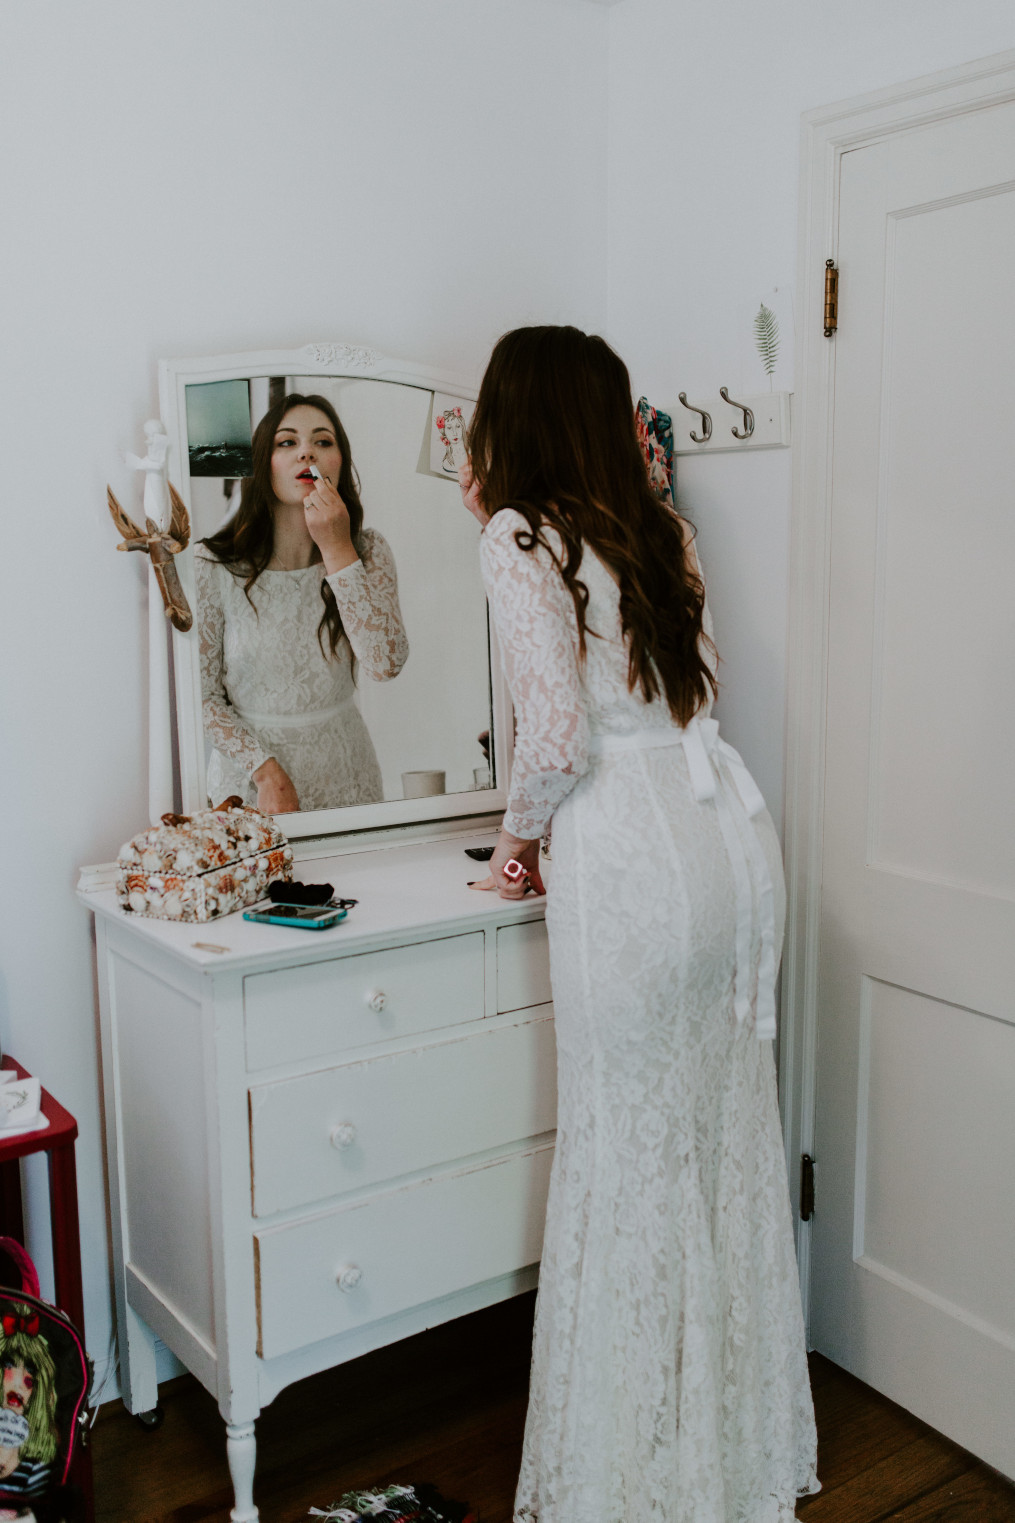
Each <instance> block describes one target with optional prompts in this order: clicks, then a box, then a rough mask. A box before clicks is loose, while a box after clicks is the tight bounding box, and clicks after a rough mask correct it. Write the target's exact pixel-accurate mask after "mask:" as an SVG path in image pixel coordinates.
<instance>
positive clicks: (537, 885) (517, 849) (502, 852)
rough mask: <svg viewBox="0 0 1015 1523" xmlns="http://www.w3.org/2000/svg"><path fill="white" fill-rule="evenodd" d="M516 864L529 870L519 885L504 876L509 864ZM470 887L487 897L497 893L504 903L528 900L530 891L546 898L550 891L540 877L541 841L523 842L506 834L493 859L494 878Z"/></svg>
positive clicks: (501, 834)
mask: <svg viewBox="0 0 1015 1523" xmlns="http://www.w3.org/2000/svg"><path fill="white" fill-rule="evenodd" d="M512 860H513V861H515V862H520V863H521V864H522V866H523V867H524V869H525V877H524V878H521V879H520V880H519V881H517V882H515V881H514V880H512V879H511V878H509V877H507V876H505V873H504V866H505V863H507V862H510V861H512ZM469 887H470V888H478V889H481V890H483V891H484V892H487V893H489V892H490V891H491V890H493V889H496V890H497V893H498V894H500V897H501V898H502V899H524V898H525V895H526V893H527V891H528V889H529V888H530V887H531V888H532V889H533V891H534V892H535V893H537V894H545V893H546V889H545V888H544V887H543V880H542V878H541V877H540V874H539V842H538V840H537V841H523V840H520V839H519V837H518V836H512V835H509V834H508V833H507V831H506V830H502V831H501V833H500V835H499V836H498V838H497V845H496V846H495V847H494V853H493V856H492V857H491V858H490V876H489V877H488V878H482V879H480V881H479V882H478V883H470V885H469Z"/></svg>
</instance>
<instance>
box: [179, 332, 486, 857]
mask: <svg viewBox="0 0 1015 1523" xmlns="http://www.w3.org/2000/svg"><path fill="white" fill-rule="evenodd" d="M264 376H319V377H322V378H329V377H330V378H333V379H345V378H348V379H359V380H375V381H386V382H390V383H392V384H394V385H402V386H411V387H414V388H416V389H417V390H423V391H429V392H431V393H438V394H441V395H446V394H450V395H452V396H455V397H461V398H462V399H463V400H465V401H469V402H474V401H475V399H476V396H477V388H476V387H475V385H474V384H473V383H471V382H470V381H468V380H466V379H464V378H463V377H461V376H457V375H454V374H451V373H449V372H447V371H444V370H438V369H435V368H433V367H429V366H425V365H419V364H416V363H413V362H411V361H408V360H400V359H395V358H392V357H390V356H386V355H382V354H380V353H379V352H378V351H376V350H374V349H370V348H367V347H364V346H362V345H354V344H346V343H338V342H319V343H308V344H304V345H302V346H301V347H299V348H296V349H258V350H250V351H245V352H242V353H238V354H218V355H201V356H186V357H179V358H169V359H162V360H160V361H159V406H160V411H161V417H162V422H163V425H164V427H165V429H166V432H167V434H168V436H169V440H170V452H169V477H170V480H171V481H172V482H173V484H174V486H175V487H176V488H177V490H178V491H179V493H180V495H181V496H182V498H183V500H184V502H185V503H186V505H187V508H188V511H190V512H191V514H192V517H193V502H192V492H191V477H190V450H189V439H188V431H187V387H188V386H204V385H208V384H209V383H215V382H228V381H250V380H254V379H256V378H260V377H264ZM462 516H463V532H464V529H465V521H466V516H467V515H466V510H465V508H464V507H463V508H462ZM176 563H177V568H178V571H179V575H180V580H181V582H182V585H183V589H184V592H185V593H186V596H187V599H188V601H189V603H190V605H191V607H192V608H196V606H197V589H196V585H195V573H194V546H193V543H191V545H189V546H188V548H187V549H186V550H184V551H183V552H182V553H181V554H180V555H179V556H177V558H176ZM479 574H480V573H479V564H478V557H477V564H476V576H477V578H478V577H479ZM487 637H488V651H489V680H490V713H491V719H492V734H491V746H490V760H491V770H492V774H493V783H494V786H492V787H484V788H481V789H476V790H475V791H471V792H461V793H450V794H426V795H424V796H421V797H416V798H402V799H388V800H385V801H383V802H381V803H374V804H355V805H348V806H345V807H339V808H333V809H317V810H301V811H298V812H294V813H292V814H284V815H279V816H278V817H277V818H278V822H279V824H280V826H281V828H282V829H283V830H284V831H285V833H286V835H287V836H288V837H289V838H290V839H291V840H300V839H307V838H321V837H330V838H335V837H342V836H355V837H357V838H359V837H360V836H362V835H363V834H364V833H366V832H371V831H390V830H397V829H399V828H400V827H401V828H405V827H413V826H424V825H427V824H433V825H438V824H442V823H443V824H447V825H451V824H453V823H454V822H461V823H471V824H473V825H474V826H475V828H484V827H486V826H487V825H489V824H490V823H491V822H493V821H495V820H496V818H497V817H498V816H499V815H501V814H503V812H504V810H505V808H506V807H507V780H508V778H509V776H510V768H511V759H512V751H513V733H514V727H513V723H512V710H511V700H510V695H509V693H508V690H507V686H506V683H505V681H504V677H503V673H502V667H501V660H500V652H499V650H498V648H497V636H496V630H495V629H494V627H493V624H492V621H491V620H490V618H489V612H487ZM172 658H173V674H174V683H175V694H174V699H175V710H176V741H177V760H178V765H179V783H180V808H181V810H182V812H183V813H185V814H190V813H193V812H194V811H195V810H197V809H202V808H206V807H207V804H208V799H207V793H206V769H205V750H206V748H205V740H204V726H203V723H202V713H201V711H202V692H201V671H200V659H199V646H198V633H197V626H196V624H195V626H194V628H193V629H191V630H189V631H188V632H187V633H185V634H181V633H180V632H179V631H178V630H176V629H174V630H173V631H172Z"/></svg>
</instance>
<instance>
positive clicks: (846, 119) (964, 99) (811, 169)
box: [779, 50, 1015, 1326]
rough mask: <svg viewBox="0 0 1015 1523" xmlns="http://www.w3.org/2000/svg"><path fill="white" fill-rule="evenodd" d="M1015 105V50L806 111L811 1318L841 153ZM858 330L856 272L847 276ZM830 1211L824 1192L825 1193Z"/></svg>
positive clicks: (803, 365)
mask: <svg viewBox="0 0 1015 1523" xmlns="http://www.w3.org/2000/svg"><path fill="white" fill-rule="evenodd" d="M1013 99H1015V50H1011V51H1008V52H1004V53H997V54H994V55H992V56H991V57H989V58H982V59H977V60H976V61H974V62H972V63H967V64H961V65H959V66H958V67H956V68H951V69H946V70H944V71H943V72H941V73H939V74H929V75H925V76H923V77H922V78H919V79H914V80H909V81H907V82H906V83H904V84H900V85H894V86H891V87H889V88H888V89H885V90H878V91H875V92H873V93H872V94H867V95H861V96H857V97H855V98H853V99H851V100H845V101H838V102H836V103H834V104H832V105H829V106H822V107H819V108H817V109H816V110H813V111H808V112H805V113H804V115H803V117H802V118H801V152H800V198H799V237H798V281H797V289H798V310H797V321H796V331H797V345H796V375H797V388H796V396H795V398H794V409H793V410H794V433H795V435H796V448H795V450H794V460H793V499H792V511H791V518H790V581H789V632H788V648H787V705H786V737H785V742H786V774H785V775H786V785H785V800H784V804H785V814H784V819H785V856H786V887H787V913H786V948H785V955H784V958H783V977H782V1013H781V1022H780V1040H779V1082H780V1093H781V1097H782V1106H783V1132H784V1137H785V1142H786V1162H787V1167H788V1171H789V1180H790V1196H791V1200H792V1201H793V1203H794V1221H795V1223H796V1230H797V1256H798V1262H799V1271H800V1288H801V1293H802V1296H803V1304H804V1317H805V1320H806V1321H807V1323H808V1326H809V1324H810V1262H811V1254H810V1250H811V1232H810V1225H809V1224H808V1223H806V1222H802V1221H801V1220H800V1216H799V1199H800V1174H801V1157H802V1155H803V1154H804V1153H810V1154H813V1151H814V1126H815V1115H814V1106H815V1092H816V1085H817V1006H818V929H819V915H820V894H821V869H822V838H821V822H822V814H823V808H824V771H825V726H826V711H827V652H828V612H829V594H828V587H829V559H830V548H831V496H832V494H831V465H832V424H833V415H832V414H833V406H834V400H835V396H834V380H835V377H834V358H835V339H834V337H833V338H825V336H824V331H823V330H824V318H823V313H824V278H825V261H826V259H829V258H832V259H835V261H836V263H838V234H839V227H838V221H839V168H840V161H841V159H842V156H843V154H845V153H848V152H850V151H851V150H855V149H857V148H861V147H866V146H867V145H869V144H871V143H876V142H878V141H880V140H882V139H884V138H885V137H887V136H889V135H891V134H893V133H897V132H905V131H907V130H911V129H912V128H914V127H918V126H922V125H924V124H927V123H931V122H936V121H942V120H944V119H946V118H947V117H950V116H959V115H962V114H963V113H965V112H967V111H971V110H976V109H978V108H981V107H984V106H989V105H994V104H1000V103H1002V102H1004V101H1010V100H1013ZM839 292H840V304H839V311H840V321H841V323H842V324H843V325H845V324H846V323H848V322H849V272H848V271H844V272H843V274H842V276H841V278H840V287H839ZM818 1190H819V1203H820V1180H819V1181H818Z"/></svg>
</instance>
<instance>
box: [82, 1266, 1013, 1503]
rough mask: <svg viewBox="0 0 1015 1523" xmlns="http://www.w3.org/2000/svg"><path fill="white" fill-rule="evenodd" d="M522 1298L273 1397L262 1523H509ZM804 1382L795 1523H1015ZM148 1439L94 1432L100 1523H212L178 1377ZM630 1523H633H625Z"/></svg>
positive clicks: (116, 1416)
mask: <svg viewBox="0 0 1015 1523" xmlns="http://www.w3.org/2000/svg"><path fill="white" fill-rule="evenodd" d="M532 1300H533V1298H532V1297H531V1296H521V1297H518V1298H517V1299H516V1300H514V1301H510V1302H507V1303H505V1304H504V1305H501V1306H495V1307H491V1308H490V1309H489V1310H488V1311H484V1312H478V1313H476V1314H475V1315H474V1316H471V1317H465V1318H462V1319H460V1320H459V1321H457V1322H452V1323H449V1324H447V1325H446V1326H445V1327H441V1328H435V1329H433V1330H432V1331H431V1332H428V1333H423V1334H421V1335H420V1336H419V1337H417V1338H411V1339H408V1340H407V1341H406V1342H404V1343H400V1344H397V1345H395V1346H394V1347H393V1348H389V1349H380V1350H378V1352H377V1353H374V1354H368V1355H367V1356H366V1357H365V1358H363V1359H358V1360H356V1361H355V1362H354V1363H352V1364H347V1365H344V1366H342V1367H341V1368H339V1369H337V1370H329V1371H327V1372H326V1373H325V1374H323V1375H316V1376H314V1377H313V1378H312V1379H310V1380H305V1381H303V1382H301V1383H300V1384H299V1385H297V1386H292V1387H290V1388H289V1389H288V1390H286V1391H283V1392H282V1394H281V1396H279V1397H278V1399H277V1400H276V1401H275V1402H274V1403H273V1404H272V1406H270V1407H268V1408H267V1409H266V1410H265V1412H264V1413H263V1414H262V1415H261V1417H260V1419H259V1421H258V1425H257V1427H258V1467H257V1484H256V1489H255V1496H256V1499H257V1501H258V1504H259V1506H260V1509H261V1517H262V1519H263V1520H264V1523H296V1520H297V1519H301V1520H302V1519H305V1518H306V1516H307V1512H308V1510H309V1508H311V1507H324V1506H326V1505H327V1504H328V1503H329V1502H332V1501H334V1500H336V1499H337V1498H338V1497H339V1496H340V1495H341V1493H342V1492H343V1491H347V1490H349V1489H351V1488H352V1487H354V1486H365V1485H370V1484H374V1483H378V1484H385V1483H388V1482H394V1481H432V1482H433V1483H434V1484H435V1485H436V1486H439V1487H440V1489H441V1490H442V1491H443V1492H444V1494H445V1496H448V1497H453V1498H458V1499H459V1500H461V1501H468V1502H470V1503H471V1504H472V1505H473V1506H474V1507H475V1508H477V1509H478V1511H479V1513H480V1517H481V1519H482V1523H510V1518H511V1497H512V1492H513V1489H514V1481H515V1474H516V1472H517V1469H518V1457H519V1452H520V1449H521V1439H522V1425H523V1422H524V1418H525V1396H526V1382H527V1376H528V1363H529V1340H530V1336H531V1331H532ZM811 1377H812V1384H813V1387H814V1400H815V1406H816V1408H817V1414H818V1432H819V1439H820V1451H819V1461H818V1471H819V1474H820V1476H821V1479H822V1483H823V1486H824V1490H823V1491H822V1492H821V1493H820V1495H818V1496H815V1497H811V1498H808V1499H806V1500H804V1501H802V1502H801V1503H800V1505H799V1508H798V1513H799V1516H800V1518H801V1519H803V1520H806V1523H888V1520H891V1523H928V1520H931V1519H943V1520H947V1523H1015V1488H1013V1487H1012V1486H1011V1485H1010V1484H1009V1483H1008V1482H1007V1481H1004V1480H1002V1479H1001V1478H1000V1477H999V1476H997V1475H996V1474H995V1473H994V1472H993V1471H991V1470H988V1469H987V1467H986V1466H984V1465H981V1464H979V1463H978V1462H977V1461H976V1460H974V1459H973V1457H972V1455H970V1454H967V1453H966V1452H965V1450H963V1449H959V1448H958V1447H957V1446H956V1445H955V1444H952V1443H949V1442H948V1440H947V1439H944V1438H942V1437H941V1436H940V1435H939V1434H937V1433H935V1432H934V1431H933V1430H932V1429H930V1428H928V1427H927V1426H926V1425H925V1424H924V1423H921V1422H918V1421H917V1419H916V1418H915V1417H911V1416H910V1415H909V1414H908V1413H907V1412H904V1411H903V1410H902V1409H901V1408H900V1407H896V1406H894V1405H893V1404H892V1403H891V1402H889V1401H886V1400H885V1399H884V1397H881V1396H878V1395H876V1394H875V1393H874V1392H873V1391H871V1390H870V1389H869V1388H868V1387H867V1386H864V1385H861V1383H860V1382H859V1381H858V1380H854V1379H853V1378H852V1376H850V1375H847V1374H845V1372H844V1371H842V1370H840V1369H838V1368H837V1367H836V1366H835V1365H833V1364H830V1363H829V1362H828V1361H827V1360H826V1359H822V1358H821V1357H820V1355H815V1356H813V1358H812V1364H811ZM162 1396H163V1406H164V1409H165V1422H164V1424H163V1426H162V1427H161V1428H160V1429H158V1430H157V1431H155V1432H147V1431H145V1430H144V1429H142V1428H141V1426H140V1424H138V1423H137V1422H136V1421H135V1420H134V1419H133V1418H131V1417H128V1415H127V1414H126V1412H125V1411H124V1409H123V1407H122V1406H121V1405H120V1404H119V1403H116V1404H111V1405H110V1406H109V1407H107V1408H104V1409H103V1411H102V1413H101V1414H100V1417H99V1421H98V1422H97V1424H96V1426H95V1430H94V1438H93V1454H94V1462H95V1487H96V1503H97V1514H96V1515H97V1523H146V1520H151V1523H156V1520H158V1523H205V1520H208V1523H211V1520H215V1523H220V1520H221V1523H224V1520H227V1519H228V1517H229V1508H230V1505H231V1496H232V1493H231V1490H230V1486H229V1474H228V1471H227V1469H226V1462H225V1442H224V1438H225V1436H224V1431H223V1426H222V1422H221V1419H220V1417H219V1414H218V1410H217V1408H216V1406H215V1403H214V1402H213V1401H212V1399H211V1397H210V1396H208V1394H207V1393H206V1392H205V1391H204V1390H203V1389H202V1388H201V1387H200V1386H199V1385H198V1384H197V1383H196V1381H194V1380H192V1379H191V1378H190V1377H189V1376H185V1377H184V1378H182V1379H180V1380H177V1381H173V1382H171V1383H170V1384H169V1385H167V1386H164V1387H163V1388H162ZM627 1523H639V1520H637V1519H629V1520H627Z"/></svg>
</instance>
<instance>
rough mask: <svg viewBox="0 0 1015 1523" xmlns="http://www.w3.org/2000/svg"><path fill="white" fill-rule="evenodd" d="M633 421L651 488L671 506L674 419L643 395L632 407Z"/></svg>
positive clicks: (660, 498) (672, 504)
mask: <svg viewBox="0 0 1015 1523" xmlns="http://www.w3.org/2000/svg"><path fill="white" fill-rule="evenodd" d="M634 424H635V428H636V429H637V431H638V442H639V443H640V444H641V447H642V452H643V454H644V456H645V464H646V466H647V467H648V479H649V482H650V484H651V487H652V490H653V492H655V494H656V496H657V497H658V498H659V500H660V501H661V502H664V503H665V504H666V506H667V507H668V508H672V507H673V506H674V502H673V419H672V418H671V417H670V415H669V413H665V412H657V411H656V409H655V408H654V407H653V406H652V405H651V403H650V402H649V401H648V399H647V398H646V397H640V398H639V400H638V405H637V407H636V408H635V410H634Z"/></svg>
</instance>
